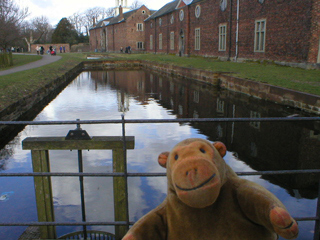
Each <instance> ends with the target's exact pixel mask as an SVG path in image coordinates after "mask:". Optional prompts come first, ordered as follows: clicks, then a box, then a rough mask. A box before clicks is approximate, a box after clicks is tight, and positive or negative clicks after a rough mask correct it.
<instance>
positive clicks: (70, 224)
mask: <svg viewBox="0 0 320 240" xmlns="http://www.w3.org/2000/svg"><path fill="white" fill-rule="evenodd" d="M129 224H131V225H133V224H134V222H130V223H129ZM83 225H86V226H98V225H99V226H100V225H105V226H122V225H127V222H125V221H117V222H21V223H0V226H8V227H13V226H83Z"/></svg>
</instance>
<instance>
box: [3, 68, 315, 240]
mask: <svg viewBox="0 0 320 240" xmlns="http://www.w3.org/2000/svg"><path fill="white" fill-rule="evenodd" d="M122 113H124V114H125V118H126V119H175V118H206V117H284V116H288V115H291V114H294V113H298V114H301V115H303V113H301V112H299V111H297V110H292V109H288V108H284V107H281V106H279V105H275V104H271V103H268V102H265V101H261V100H256V99H253V98H251V97H248V96H244V95H242V94H236V93H232V92H229V91H225V90H223V91H220V90H218V89H216V88H214V87H211V86H208V85H205V84H199V83H194V82H190V81H187V80H186V79H172V78H169V77H166V76H161V75H158V74H155V73H150V72H147V71H126V72H123V71H110V72H102V71H97V72H83V73H82V74H80V75H79V77H77V78H76V79H75V80H74V81H73V82H72V83H71V84H70V85H69V86H68V87H67V88H66V89H65V90H64V91H63V92H61V93H60V95H59V96H57V97H56V99H54V100H53V101H52V102H51V103H50V104H49V105H48V106H47V107H45V108H44V109H43V110H42V112H40V113H39V115H38V116H37V117H36V118H35V120H37V121H54V120H75V119H81V120H100V119H120V118H121V117H120V116H121V114H122ZM74 128H75V126H70V125H67V126H27V127H26V128H25V129H24V130H23V131H21V132H20V133H19V134H18V135H17V136H16V137H15V138H14V140H12V141H11V142H9V143H8V144H7V145H6V146H5V148H4V149H2V150H1V152H0V154H1V155H0V168H1V170H0V171H1V172H32V164H31V153H30V151H26V150H22V148H21V141H22V140H23V139H25V138H27V137H37V136H65V135H66V134H67V133H68V131H69V130H70V129H74ZM82 128H83V129H85V130H86V131H87V132H88V133H89V135H90V136H121V135H122V129H121V126H120V125H117V124H101V125H83V126H82ZM126 134H127V135H128V136H135V149H134V150H128V155H127V158H128V171H129V172H165V170H164V169H163V168H161V167H160V166H159V165H158V164H157V157H158V155H159V153H161V152H163V151H169V150H170V149H171V148H172V147H173V146H174V145H175V144H176V143H177V142H179V141H181V140H183V139H185V138H190V137H199V138H204V139H208V140H210V141H216V140H220V141H222V142H224V143H225V144H226V145H227V147H228V149H229V152H228V153H227V155H226V157H225V160H226V162H227V163H228V164H229V165H230V166H231V167H232V168H233V169H234V170H235V171H237V172H239V171H254V170H280V169H308V168H313V169H319V168H320V166H319V161H318V156H319V154H320V148H319V145H320V137H319V135H318V134H319V127H317V126H316V125H314V124H313V123H308V124H307V125H304V124H302V123H265V122H263V123H253V122H252V123H250V122H248V123H201V124H200V123H194V124H179V123H168V124H126ZM83 159H84V171H85V172H112V154H111V151H93V150H91V151H84V152H83ZM50 163H51V171H52V172H77V170H78V161H77V151H50ZM244 178H247V179H249V180H252V181H255V182H257V183H259V184H261V185H262V186H264V187H266V188H267V189H269V190H270V191H271V192H273V193H274V194H275V195H276V196H277V197H278V198H280V199H281V200H282V201H283V203H284V204H285V205H286V207H287V208H288V210H289V211H290V212H291V213H292V215H293V216H296V217H306V216H314V215H315V212H316V197H317V184H318V183H317V177H316V176H314V175H312V174H309V175H298V176H295V175H292V176H291V175H289V176H268V177H260V176H250V177H244ZM84 183H85V201H86V210H87V221H113V220H114V217H113V216H114V210H113V191H112V186H113V185H112V179H111V178H98V177H96V178H94V177H88V178H85V181H84ZM128 184H129V186H128V189H129V214H130V221H136V220H138V219H139V218H140V217H141V216H142V215H144V214H146V213H147V212H148V211H150V210H151V209H153V208H154V207H155V206H157V205H159V204H160V203H161V202H162V201H163V199H164V198H165V196H166V190H167V186H166V178H164V177H154V178H151V177H141V178H129V181H128ZM52 188H53V195H54V206H55V217H56V221H57V222H61V221H63V222H75V221H81V207H80V191H79V180H78V178H71V177H53V178H52ZM5 192H12V193H13V194H11V195H10V198H9V199H8V200H7V201H0V219H1V222H28V221H37V213H36V204H35V196H34V185H33V179H32V178H29V177H27V178H18V177H15V178H13V177H12V178H0V195H1V193H5ZM299 226H300V229H301V234H300V237H299V238H298V239H312V236H313V229H314V223H313V222H300V223H299ZM92 228H93V229H97V230H104V231H109V232H113V231H114V230H113V227H99V226H96V227H92ZM24 229H25V227H0V239H17V238H18V237H19V236H20V235H21V233H22V232H23V231H24ZM76 230H81V228H80V227H57V232H58V235H59V236H61V235H63V234H66V233H68V232H71V231H76Z"/></svg>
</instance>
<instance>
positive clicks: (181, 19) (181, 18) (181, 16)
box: [179, 9, 184, 22]
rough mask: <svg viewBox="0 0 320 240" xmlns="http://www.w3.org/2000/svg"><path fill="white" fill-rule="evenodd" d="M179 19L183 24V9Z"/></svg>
mask: <svg viewBox="0 0 320 240" xmlns="http://www.w3.org/2000/svg"><path fill="white" fill-rule="evenodd" d="M179 19H180V21H181V22H182V21H183V19H184V11H183V10H182V9H181V10H180V12H179Z"/></svg>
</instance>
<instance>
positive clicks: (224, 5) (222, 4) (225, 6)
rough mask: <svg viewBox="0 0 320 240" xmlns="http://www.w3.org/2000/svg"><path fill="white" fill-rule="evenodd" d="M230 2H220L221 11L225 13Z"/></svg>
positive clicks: (223, 0) (225, 0)
mask: <svg viewBox="0 0 320 240" xmlns="http://www.w3.org/2000/svg"><path fill="white" fill-rule="evenodd" d="M227 6H228V2H227V0H220V9H221V11H225V10H226V9H227Z"/></svg>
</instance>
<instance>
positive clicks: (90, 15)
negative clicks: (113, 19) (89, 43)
mask: <svg viewBox="0 0 320 240" xmlns="http://www.w3.org/2000/svg"><path fill="white" fill-rule="evenodd" d="M112 13H113V9H112V8H108V9H106V8H102V7H94V8H90V9H88V10H86V11H85V12H84V13H83V19H82V20H83V27H84V28H85V31H86V34H87V35H88V36H89V30H90V28H91V27H92V26H93V19H95V21H96V22H97V21H100V20H103V19H105V18H107V17H110V16H112Z"/></svg>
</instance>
